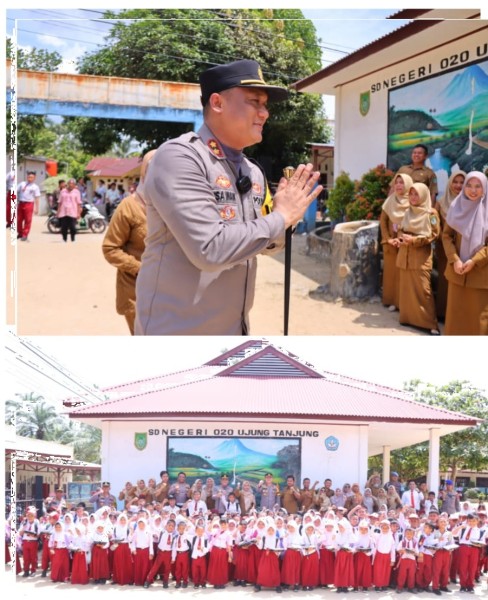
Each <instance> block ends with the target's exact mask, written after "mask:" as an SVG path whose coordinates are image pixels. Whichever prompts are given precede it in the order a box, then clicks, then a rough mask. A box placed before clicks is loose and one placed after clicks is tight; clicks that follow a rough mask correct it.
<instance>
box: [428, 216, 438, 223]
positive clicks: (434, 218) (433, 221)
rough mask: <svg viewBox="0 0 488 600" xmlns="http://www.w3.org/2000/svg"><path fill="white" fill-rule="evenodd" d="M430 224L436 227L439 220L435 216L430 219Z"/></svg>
mask: <svg viewBox="0 0 488 600" xmlns="http://www.w3.org/2000/svg"><path fill="white" fill-rule="evenodd" d="M430 222H431V224H432V225H435V224H436V223H437V219H436V217H435V216H432V217H430Z"/></svg>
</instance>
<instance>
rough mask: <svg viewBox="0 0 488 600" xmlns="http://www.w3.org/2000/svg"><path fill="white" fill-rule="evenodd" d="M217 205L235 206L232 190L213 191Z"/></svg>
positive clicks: (234, 195) (234, 196)
mask: <svg viewBox="0 0 488 600" xmlns="http://www.w3.org/2000/svg"><path fill="white" fill-rule="evenodd" d="M214 196H215V201H216V202H217V204H229V203H230V204H237V202H236V193H235V192H233V191H232V190H214Z"/></svg>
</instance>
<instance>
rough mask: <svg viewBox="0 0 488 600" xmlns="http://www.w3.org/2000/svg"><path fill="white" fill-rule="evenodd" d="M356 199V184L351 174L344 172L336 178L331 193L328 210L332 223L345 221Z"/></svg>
mask: <svg viewBox="0 0 488 600" xmlns="http://www.w3.org/2000/svg"><path fill="white" fill-rule="evenodd" d="M353 199H354V182H353V181H352V179H351V178H350V177H349V173H346V172H344V171H342V173H341V174H340V175H339V176H338V177H336V180H335V182H334V188H333V189H332V190H331V192H330V193H329V198H328V200H327V208H328V210H329V217H330V218H331V220H332V221H344V218H345V216H346V208H347V206H348V205H349V204H350V203H351V202H352V200H353Z"/></svg>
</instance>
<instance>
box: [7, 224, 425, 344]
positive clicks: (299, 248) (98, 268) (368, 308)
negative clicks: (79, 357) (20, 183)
mask: <svg viewBox="0 0 488 600" xmlns="http://www.w3.org/2000/svg"><path fill="white" fill-rule="evenodd" d="M8 234H9V231H8V230H7V240H6V243H7V248H6V257H7V282H6V283H7V324H8V325H11V326H15V325H16V329H15V331H16V333H17V335H21V336H31V335H70V336H71V335H91V336H93V335H103V336H105V335H127V334H128V329H127V327H126V324H125V319H124V318H123V317H122V316H120V315H118V314H117V313H116V312H115V269H114V267H112V266H111V265H110V264H108V263H107V262H106V261H105V259H104V257H103V254H102V251H101V244H102V240H103V234H102V235H100V234H94V233H91V232H81V233H79V234H78V235H77V236H76V241H75V243H72V242H70V241H68V242H67V243H64V242H63V241H62V239H61V236H60V235H56V234H51V233H49V232H48V230H47V227H46V217H42V216H35V217H34V221H33V226H32V231H31V234H30V236H29V241H28V242H14V243H12V242H11V239H10V236H9V235H8ZM292 248H293V251H292V277H291V300H290V320H289V335H425V333H423V332H419V331H417V330H415V329H413V328H409V327H404V326H400V325H399V323H398V312H395V313H390V312H389V311H388V310H387V309H386V308H385V307H383V306H382V305H381V303H380V302H362V303H357V304H345V303H343V302H342V301H335V302H328V301H325V300H322V299H321V298H318V297H312V296H311V295H310V292H314V291H315V290H316V289H317V287H318V286H319V285H321V284H323V283H325V281H326V270H325V267H324V264H323V263H321V262H320V261H319V260H318V259H316V258H314V257H311V256H307V255H306V254H305V236H304V235H295V236H294V238H293V246H292ZM283 260H284V253H283V252H282V253H279V254H276V255H274V256H260V257H259V258H258V277H257V286H256V297H255V302H254V307H253V309H252V312H251V333H252V335H255V336H274V335H282V334H283V277H284V267H283ZM312 295H313V294H312Z"/></svg>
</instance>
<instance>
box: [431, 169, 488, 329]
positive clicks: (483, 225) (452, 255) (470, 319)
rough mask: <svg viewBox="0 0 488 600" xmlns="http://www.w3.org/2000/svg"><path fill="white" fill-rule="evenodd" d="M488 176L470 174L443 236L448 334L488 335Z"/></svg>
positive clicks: (451, 212) (448, 214)
mask: <svg viewBox="0 0 488 600" xmlns="http://www.w3.org/2000/svg"><path fill="white" fill-rule="evenodd" d="M487 187H488V185H487V180H486V176H485V175H484V174H483V173H481V172H480V171H472V172H471V173H468V175H466V179H465V180H464V185H463V189H462V191H461V193H460V194H459V196H458V197H457V198H456V199H455V200H454V201H453V203H452V204H451V206H450V208H449V210H448V212H447V217H446V225H445V227H444V231H443V234H442V243H443V244H444V250H445V252H446V256H447V263H448V264H447V268H446V279H447V281H448V282H449V290H448V295H447V309H446V329H445V332H446V334H447V335H488V245H487V244H488V199H487Z"/></svg>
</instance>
